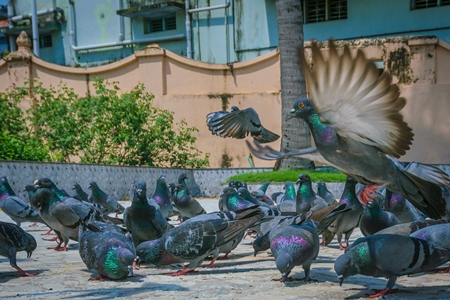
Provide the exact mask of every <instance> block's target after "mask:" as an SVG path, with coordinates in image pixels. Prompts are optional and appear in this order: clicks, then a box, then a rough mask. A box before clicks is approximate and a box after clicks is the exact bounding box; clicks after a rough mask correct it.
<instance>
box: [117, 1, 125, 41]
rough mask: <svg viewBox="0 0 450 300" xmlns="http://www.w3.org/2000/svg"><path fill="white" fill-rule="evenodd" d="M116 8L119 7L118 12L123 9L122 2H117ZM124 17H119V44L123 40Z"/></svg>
mask: <svg viewBox="0 0 450 300" xmlns="http://www.w3.org/2000/svg"><path fill="white" fill-rule="evenodd" d="M117 6H118V7H119V10H122V9H123V4H122V0H117ZM123 18H124V16H119V42H121V41H123V40H124V33H123V32H124V21H123Z"/></svg>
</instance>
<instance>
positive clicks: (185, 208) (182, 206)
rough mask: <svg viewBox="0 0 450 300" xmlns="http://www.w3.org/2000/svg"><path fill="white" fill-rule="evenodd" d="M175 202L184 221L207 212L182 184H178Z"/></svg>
mask: <svg viewBox="0 0 450 300" xmlns="http://www.w3.org/2000/svg"><path fill="white" fill-rule="evenodd" d="M173 203H174V205H175V207H176V208H177V210H178V211H179V212H180V214H181V216H182V218H183V221H186V220H187V219H189V218H192V217H195V216H198V215H201V214H206V211H205V209H204V208H203V207H202V206H201V205H200V203H199V202H198V201H197V200H196V199H194V198H193V197H192V196H191V195H190V194H189V193H188V191H187V189H186V187H185V186H184V185H182V184H178V185H177V186H176V189H175V195H174V199H173Z"/></svg>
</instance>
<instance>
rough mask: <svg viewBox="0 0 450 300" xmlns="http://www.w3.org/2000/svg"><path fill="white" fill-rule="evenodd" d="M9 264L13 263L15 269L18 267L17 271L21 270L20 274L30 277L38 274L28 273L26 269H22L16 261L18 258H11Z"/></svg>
mask: <svg viewBox="0 0 450 300" xmlns="http://www.w3.org/2000/svg"><path fill="white" fill-rule="evenodd" d="M9 264H10V265H11V267H13V268H14V269H16V270H17V271H19V275H20V276H28V277H33V276H36V275H37V274H34V273H27V272H25V271H24V270H22V269H21V268H19V266H18V265H17V263H16V258H15V257H13V258H11V259H10V262H9Z"/></svg>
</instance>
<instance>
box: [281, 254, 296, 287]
mask: <svg viewBox="0 0 450 300" xmlns="http://www.w3.org/2000/svg"><path fill="white" fill-rule="evenodd" d="M276 265H277V269H278V271H280V273H281V280H280V281H281V282H286V280H287V278H288V276H289V273H291V271H292V269H293V268H294V267H295V265H294V259H293V258H292V255H290V254H289V253H287V252H282V253H280V254H279V255H278V256H277V260H276Z"/></svg>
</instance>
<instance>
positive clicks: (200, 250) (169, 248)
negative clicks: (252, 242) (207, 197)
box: [136, 207, 263, 276]
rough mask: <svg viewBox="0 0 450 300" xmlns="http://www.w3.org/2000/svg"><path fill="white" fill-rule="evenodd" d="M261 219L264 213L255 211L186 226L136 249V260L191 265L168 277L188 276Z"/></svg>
mask: <svg viewBox="0 0 450 300" xmlns="http://www.w3.org/2000/svg"><path fill="white" fill-rule="evenodd" d="M262 217H263V213H262V211H261V209H259V208H258V207H255V208H250V209H245V210H242V211H239V212H237V213H236V219H235V220H233V221H227V220H226V219H222V218H215V217H214V218H212V219H210V220H201V221H190V222H189V221H188V222H183V223H181V225H180V226H178V227H175V228H173V229H171V230H169V231H168V232H166V234H165V235H164V236H163V237H161V238H159V239H157V240H153V241H148V242H144V243H142V244H140V245H139V246H138V247H137V248H136V255H137V260H138V261H139V262H147V263H151V264H153V265H156V266H157V267H159V266H164V265H169V264H174V263H181V262H189V265H188V266H187V267H186V268H184V269H183V270H180V271H178V272H175V273H173V274H168V275H171V276H179V275H183V274H186V273H188V272H191V271H193V270H194V269H195V268H196V267H197V266H199V265H200V264H201V263H202V261H203V260H204V259H205V257H207V256H209V255H211V254H213V253H215V252H217V249H218V248H219V247H221V246H223V245H225V244H227V243H228V242H229V241H231V240H233V239H234V238H235V237H236V236H238V235H240V234H242V232H243V231H245V230H246V229H247V228H248V227H250V226H252V225H253V224H254V223H255V222H257V221H258V220H260V219H261V218H262Z"/></svg>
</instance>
